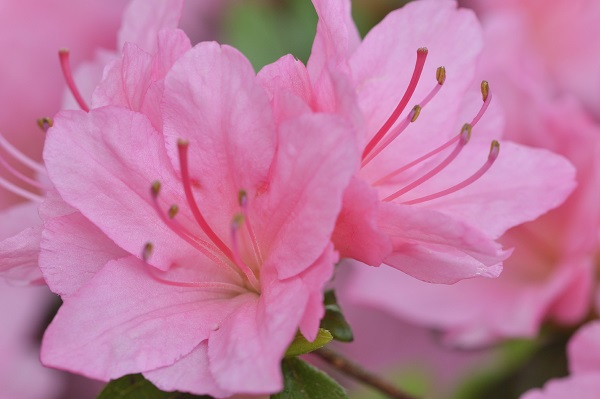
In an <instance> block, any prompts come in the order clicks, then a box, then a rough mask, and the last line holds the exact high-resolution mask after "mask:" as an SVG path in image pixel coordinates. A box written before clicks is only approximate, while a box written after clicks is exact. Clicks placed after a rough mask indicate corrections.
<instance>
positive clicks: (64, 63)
mask: <svg viewBox="0 0 600 399" xmlns="http://www.w3.org/2000/svg"><path fill="white" fill-rule="evenodd" d="M58 58H59V59H60V67H61V69H62V73H63V76H64V78H65V81H66V82H67V87H69V90H71V93H72V94H73V97H75V101H77V104H79V107H80V108H81V109H82V110H84V111H85V112H90V108H89V107H88V106H87V104H86V102H85V100H84V99H83V96H82V95H81V93H80V92H79V90H78V89H77V85H76V84H75V80H74V79H73V73H72V71H71V62H70V61H69V58H70V53H69V49H66V48H63V49H60V50H59V51H58Z"/></svg>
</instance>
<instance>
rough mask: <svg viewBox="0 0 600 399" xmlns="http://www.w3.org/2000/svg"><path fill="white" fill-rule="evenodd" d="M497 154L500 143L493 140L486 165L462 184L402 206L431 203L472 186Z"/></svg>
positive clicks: (488, 167) (491, 163)
mask: <svg viewBox="0 0 600 399" xmlns="http://www.w3.org/2000/svg"><path fill="white" fill-rule="evenodd" d="M499 153H500V143H498V141H496V140H494V141H492V145H491V147H490V154H489V155H488V159H487V161H486V163H485V164H484V165H483V166H482V167H481V168H479V170H478V171H477V172H475V173H473V174H472V175H471V176H469V177H468V178H466V179H465V180H463V181H462V182H460V183H458V184H455V185H454V186H452V187H450V188H447V189H445V190H442V191H438V192H437V193H434V194H430V195H426V196H425V197H421V198H416V199H413V200H410V201H406V202H403V204H404V205H414V204H419V203H421V202H425V201H431V200H434V199H437V198H440V197H444V196H446V195H449V194H452V193H455V192H457V191H459V190H462V189H463V188H465V187H467V186H469V185H471V184H473V183H474V182H475V181H477V180H478V179H479V178H480V177H481V176H483V175H484V174H485V173H486V172H487V171H488V170H489V169H490V168H491V167H492V165H493V164H494V162H495V161H496V158H498V154H499Z"/></svg>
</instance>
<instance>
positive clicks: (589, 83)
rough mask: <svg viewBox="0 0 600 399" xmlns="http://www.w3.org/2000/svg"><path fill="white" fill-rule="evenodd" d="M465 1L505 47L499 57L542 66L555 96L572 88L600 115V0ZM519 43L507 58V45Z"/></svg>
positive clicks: (541, 71) (546, 86) (541, 73)
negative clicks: (598, 40) (598, 44)
mask: <svg viewBox="0 0 600 399" xmlns="http://www.w3.org/2000/svg"><path fill="white" fill-rule="evenodd" d="M465 4H467V5H468V6H470V7H473V8H474V9H475V10H476V11H477V12H478V14H479V16H480V18H481V19H482V22H483V25H484V27H485V30H486V36H487V37H488V38H489V39H490V40H491V41H492V42H493V43H494V44H493V45H499V46H500V48H499V49H500V50H501V51H500V53H496V54H497V55H498V57H497V60H501V63H502V64H505V65H506V64H513V66H516V65H519V67H520V68H530V70H531V69H537V71H536V73H538V74H539V76H538V78H539V79H540V83H541V84H542V85H543V88H544V90H547V92H548V94H549V95H550V96H555V95H560V94H562V93H565V92H568V93H572V94H573V95H575V96H576V97H577V98H579V99H580V100H581V102H582V103H583V105H584V106H585V107H586V108H587V109H588V110H589V111H592V112H593V113H594V114H595V115H596V117H599V118H600V74H599V73H598V71H599V70H600V53H599V52H598V51H595V48H594V44H593V39H591V38H594V37H597V36H598V32H599V28H598V20H599V19H600V3H598V2H597V1H594V0H557V1H552V3H548V2H547V1H544V0H508V1H503V0H468V1H465ZM508 32H510V34H507V33H508ZM515 44H516V46H515V48H516V49H517V50H518V51H517V52H515V53H513V54H512V55H511V57H509V58H501V57H502V56H501V55H500V54H502V53H503V51H502V48H503V47H504V46H506V45H508V46H512V45H515ZM496 49H498V48H493V49H490V53H492V51H494V50H496ZM510 69H511V70H512V71H514V68H510Z"/></svg>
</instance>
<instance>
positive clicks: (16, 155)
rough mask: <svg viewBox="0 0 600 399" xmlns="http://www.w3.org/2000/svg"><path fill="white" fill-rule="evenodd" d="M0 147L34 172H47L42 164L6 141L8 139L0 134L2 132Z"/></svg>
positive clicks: (44, 173) (45, 173)
mask: <svg viewBox="0 0 600 399" xmlns="http://www.w3.org/2000/svg"><path fill="white" fill-rule="evenodd" d="M0 147H2V148H3V149H4V150H5V151H6V152H8V153H9V154H10V155H11V156H12V157H13V158H15V159H16V160H18V161H20V162H21V163H23V164H24V165H27V166H29V167H30V168H31V169H33V170H35V171H36V172H38V173H41V174H43V175H47V174H48V173H47V172H46V169H45V168H44V166H42V165H41V164H39V163H37V162H35V161H34V160H32V159H31V158H29V157H28V156H27V155H25V154H23V153H22V152H21V151H19V150H17V149H16V148H15V147H13V145H12V144H10V143H9V142H8V140H6V139H5V138H4V136H2V134H0Z"/></svg>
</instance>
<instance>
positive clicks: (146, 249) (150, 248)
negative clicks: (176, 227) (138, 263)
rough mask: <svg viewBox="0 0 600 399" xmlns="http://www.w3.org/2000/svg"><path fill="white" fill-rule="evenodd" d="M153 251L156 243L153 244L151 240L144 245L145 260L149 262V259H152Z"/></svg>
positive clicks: (143, 257) (143, 256)
mask: <svg viewBox="0 0 600 399" xmlns="http://www.w3.org/2000/svg"><path fill="white" fill-rule="evenodd" d="M153 251H154V244H152V243H151V242H147V243H146V245H144V249H143V250H142V259H144V262H147V261H148V259H150V256H152V252H153Z"/></svg>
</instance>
